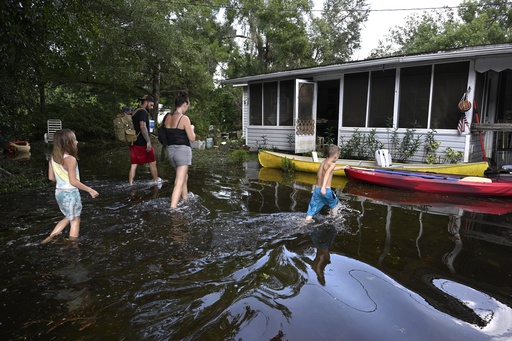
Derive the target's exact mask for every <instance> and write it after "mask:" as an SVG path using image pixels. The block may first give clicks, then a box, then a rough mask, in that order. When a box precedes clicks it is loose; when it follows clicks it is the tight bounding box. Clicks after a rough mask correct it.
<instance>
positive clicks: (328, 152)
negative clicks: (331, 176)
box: [325, 144, 340, 158]
mask: <svg viewBox="0 0 512 341" xmlns="http://www.w3.org/2000/svg"><path fill="white" fill-rule="evenodd" d="M339 153H340V148H339V147H338V146H337V145H335V144H330V145H329V146H327V148H325V157H326V158H329V157H331V156H334V155H336V154H339Z"/></svg>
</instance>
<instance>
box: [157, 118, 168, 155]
mask: <svg viewBox="0 0 512 341" xmlns="http://www.w3.org/2000/svg"><path fill="white" fill-rule="evenodd" d="M167 115H169V114H165V116H164V119H163V121H162V125H161V126H160V127H159V128H158V142H160V143H161V144H162V151H161V152H160V159H162V160H163V159H164V157H165V153H164V151H165V149H166V148H167V134H166V133H165V119H166V118H167Z"/></svg>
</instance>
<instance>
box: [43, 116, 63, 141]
mask: <svg viewBox="0 0 512 341" xmlns="http://www.w3.org/2000/svg"><path fill="white" fill-rule="evenodd" d="M46 124H47V129H48V132H47V133H45V134H44V142H45V143H49V142H53V135H54V134H55V132H56V131H57V130H61V129H62V121H61V120H59V119H49V120H48V122H47V123H46Z"/></svg>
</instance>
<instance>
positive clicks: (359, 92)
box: [343, 72, 369, 127]
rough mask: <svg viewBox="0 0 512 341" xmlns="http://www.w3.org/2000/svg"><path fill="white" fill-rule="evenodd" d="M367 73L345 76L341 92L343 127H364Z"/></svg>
mask: <svg viewBox="0 0 512 341" xmlns="http://www.w3.org/2000/svg"><path fill="white" fill-rule="evenodd" d="M368 77H369V74H368V72H362V73H353V74H347V75H345V80H344V86H343V88H344V90H343V126H344V127H364V126H365V124H366V102H367V98H368Z"/></svg>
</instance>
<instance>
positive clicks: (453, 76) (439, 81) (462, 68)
mask: <svg viewBox="0 0 512 341" xmlns="http://www.w3.org/2000/svg"><path fill="white" fill-rule="evenodd" d="M468 72H469V62H463V63H449V64H436V65H434V91H433V93H432V113H431V117H432V118H431V122H430V128H431V129H455V128H457V123H458V122H459V119H460V112H459V110H458V109H457V104H458V103H459V101H460V98H461V97H462V95H463V94H464V92H466V90H467V86H468Z"/></svg>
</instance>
